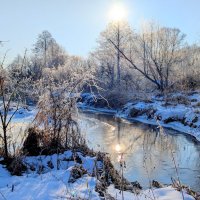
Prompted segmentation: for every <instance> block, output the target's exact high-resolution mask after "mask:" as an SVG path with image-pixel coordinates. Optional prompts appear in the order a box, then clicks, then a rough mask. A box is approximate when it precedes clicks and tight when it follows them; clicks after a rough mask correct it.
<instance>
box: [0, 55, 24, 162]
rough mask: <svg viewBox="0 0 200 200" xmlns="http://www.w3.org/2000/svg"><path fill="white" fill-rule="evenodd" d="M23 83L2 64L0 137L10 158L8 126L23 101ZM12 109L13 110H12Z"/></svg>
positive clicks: (0, 80)
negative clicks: (13, 77) (11, 74)
mask: <svg viewBox="0 0 200 200" xmlns="http://www.w3.org/2000/svg"><path fill="white" fill-rule="evenodd" d="M25 57H26V53H25V54H24V58H23V62H22V65H21V70H22V69H23V66H24V62H25ZM21 84H23V79H14V80H13V79H12V78H11V77H10V74H9V73H8V71H7V70H5V69H4V68H3V66H2V65H1V69H0V99H1V101H2V103H1V106H0V119H1V129H2V131H3V133H2V134H0V138H1V139H2V140H3V144H4V154H5V157H6V158H8V156H9V152H8V127H9V125H10V123H11V121H12V119H13V117H14V115H15V114H16V112H17V111H18V109H19V105H20V102H21V96H20V95H19V89H20V87H21ZM13 101H14V102H16V105H15V106H14V107H13V108H12V109H13V110H12V109H11V106H12V103H13ZM11 110H12V112H11Z"/></svg>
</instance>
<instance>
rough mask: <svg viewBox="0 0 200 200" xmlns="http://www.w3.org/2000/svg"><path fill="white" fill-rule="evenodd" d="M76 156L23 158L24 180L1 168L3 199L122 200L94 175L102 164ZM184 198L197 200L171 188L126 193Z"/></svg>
mask: <svg viewBox="0 0 200 200" xmlns="http://www.w3.org/2000/svg"><path fill="white" fill-rule="evenodd" d="M76 156H77V157H76V158H77V160H76V159H74V157H73V153H72V152H71V151H66V152H64V153H63V154H59V155H58V154H54V155H51V156H32V157H30V156H29V157H24V158H23V162H24V163H25V164H26V166H27V172H26V173H23V174H22V176H15V175H11V174H10V173H9V172H8V170H7V169H6V168H5V166H3V165H1V164H0V199H4V200H13V199H15V200H27V199H35V200H53V199H71V200H78V199H80V200H81V199H86V200H103V199H105V200H121V199H122V197H121V192H120V190H119V189H117V188H116V187H115V186H114V184H113V183H111V184H110V185H109V186H108V187H107V186H105V185H102V181H100V179H98V178H97V176H96V175H95V173H97V172H95V170H94V169H96V168H98V169H99V171H100V169H103V163H102V161H101V160H98V159H97V157H96V156H95V157H93V156H84V155H83V154H81V153H77V155H76ZM1 160H2V159H1V158H0V161H1ZM102 175H103V174H102ZM102 180H103V179H102ZM131 190H132V189H131ZM182 195H184V199H185V200H195V199H194V197H192V196H191V195H189V194H187V190H185V189H183V193H181V192H180V191H178V190H177V188H173V187H172V186H163V187H162V188H151V189H147V190H140V191H139V192H137V193H133V192H130V191H124V199H126V200H136V199H137V200H148V199H149V200H150V199H156V200H162V199H166V200H174V199H176V200H182V199H183V197H182Z"/></svg>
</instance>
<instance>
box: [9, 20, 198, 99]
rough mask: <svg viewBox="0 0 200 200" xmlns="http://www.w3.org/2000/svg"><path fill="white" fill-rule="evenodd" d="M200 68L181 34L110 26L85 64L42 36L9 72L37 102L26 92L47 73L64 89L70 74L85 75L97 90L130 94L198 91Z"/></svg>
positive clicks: (193, 49) (146, 27)
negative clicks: (22, 82)
mask: <svg viewBox="0 0 200 200" xmlns="http://www.w3.org/2000/svg"><path fill="white" fill-rule="evenodd" d="M22 65H23V67H22ZM199 66H200V46H199V45H198V44H193V45H189V44H187V42H186V35H185V34H183V33H182V32H181V31H180V30H179V29H176V28H168V27H162V26H160V25H158V24H155V23H153V22H151V23H147V24H145V25H143V27H142V28H141V29H140V31H138V32H136V31H134V30H133V29H131V27H130V26H129V24H128V23H127V22H117V23H116V22H115V23H114V22H113V23H110V24H108V26H107V28H106V30H104V31H103V32H102V33H101V34H100V36H99V38H98V40H97V47H96V49H95V50H94V51H93V52H91V53H90V55H89V56H88V58H87V59H84V58H81V57H78V56H70V55H69V54H68V53H67V52H66V51H65V50H64V48H63V47H61V46H60V45H59V44H58V43H57V42H56V40H55V39H54V38H53V37H52V35H51V34H50V33H49V32H48V31H43V32H42V33H41V34H39V36H38V38H37V40H36V42H35V44H34V45H33V49H32V50H31V54H30V55H29V56H27V55H19V56H17V57H16V58H15V59H14V61H13V62H12V63H11V64H10V65H9V66H8V71H9V73H10V74H11V77H12V79H18V78H21V77H23V78H25V77H26V78H28V79H29V81H30V83H29V84H28V85H27V84H26V91H23V92H25V93H26V94H24V95H25V96H27V97H29V98H28V99H29V100H30V99H31V100H33V99H34V100H37V98H38V96H37V95H36V94H34V95H33V96H31V97H30V91H34V90H33V87H34V86H38V85H37V83H38V80H41V79H44V78H45V77H49V73H51V76H53V78H54V79H55V81H56V82H57V83H60V84H62V82H63V81H67V80H68V81H70V79H71V77H70V75H69V73H71V72H72V71H73V73H74V75H76V77H78V76H80V77H84V74H85V72H86V73H88V72H89V74H90V75H91V76H92V77H93V80H95V83H96V84H95V86H97V87H98V88H101V89H103V90H104V91H105V90H109V91H110V92H112V91H115V90H117V91H123V93H129V94H130V93H133V92H140V91H143V92H152V91H160V92H168V91H180V90H181V91H182V90H186V91H187V90H195V89H198V88H199V86H200V79H199V74H200V67H199ZM21 67H22V68H23V69H21ZM27 86H28V88H27ZM90 87H91V85H90V86H89V87H88V86H84V88H83V89H84V90H88V89H91V88H90ZM35 98H36V99H35Z"/></svg>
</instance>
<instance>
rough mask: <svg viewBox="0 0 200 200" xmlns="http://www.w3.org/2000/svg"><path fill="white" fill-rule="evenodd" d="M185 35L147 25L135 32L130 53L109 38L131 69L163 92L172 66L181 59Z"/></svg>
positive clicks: (176, 30) (177, 30) (172, 29)
mask: <svg viewBox="0 0 200 200" xmlns="http://www.w3.org/2000/svg"><path fill="white" fill-rule="evenodd" d="M184 38H185V35H184V34H182V33H181V31H180V30H179V29H175V28H165V27H160V26H158V25H155V24H150V25H149V27H148V29H147V30H143V31H142V33H141V34H139V35H135V38H134V39H133V40H132V44H131V49H132V50H130V52H131V53H130V54H128V53H127V52H125V51H124V50H123V49H120V48H119V47H118V46H117V44H116V43H115V42H114V41H113V40H112V39H109V41H110V43H111V44H113V46H114V47H115V48H116V49H117V50H119V52H120V53H121V55H122V56H123V58H124V59H125V60H126V61H127V62H128V63H129V64H130V67H131V68H133V69H135V70H137V71H138V72H140V73H141V74H142V75H143V76H144V77H145V78H146V79H148V80H149V81H150V82H152V83H153V84H154V85H156V86H157V88H158V89H159V90H161V91H164V89H166V88H168V87H169V86H170V85H171V84H172V83H169V79H170V75H171V72H172V69H173V67H174V66H175V65H177V64H178V63H180V62H181V60H182V54H181V53H180V51H181V48H183V45H184V43H183V41H184ZM136 57H138V58H137V59H136Z"/></svg>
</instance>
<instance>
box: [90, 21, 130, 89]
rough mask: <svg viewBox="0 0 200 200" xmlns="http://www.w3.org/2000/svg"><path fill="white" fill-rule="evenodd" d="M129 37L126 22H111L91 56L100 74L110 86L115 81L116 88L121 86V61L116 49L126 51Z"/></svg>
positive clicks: (128, 28) (128, 27)
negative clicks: (114, 46)
mask: <svg viewBox="0 0 200 200" xmlns="http://www.w3.org/2000/svg"><path fill="white" fill-rule="evenodd" d="M131 36H132V31H131V28H130V26H129V24H128V23H127V22H124V21H120V22H112V23H110V24H109V25H108V27H107V29H106V30H105V31H103V32H102V33H101V35H100V37H99V40H98V44H99V46H98V48H97V50H96V52H94V53H93V54H92V56H94V57H95V58H96V61H97V62H99V64H98V65H99V67H100V73H101V74H105V75H106V76H107V77H108V78H110V85H111V86H112V85H113V84H114V82H115V81H116V84H117V85H118V86H119V85H120V84H121V76H122V61H121V53H120V51H119V50H118V49H121V50H126V49H127V46H128V41H129V38H130V37H131ZM108 40H112V42H113V43H114V44H115V45H116V47H117V48H116V49H115V48H113V45H112V44H110V42H109V41H108Z"/></svg>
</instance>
